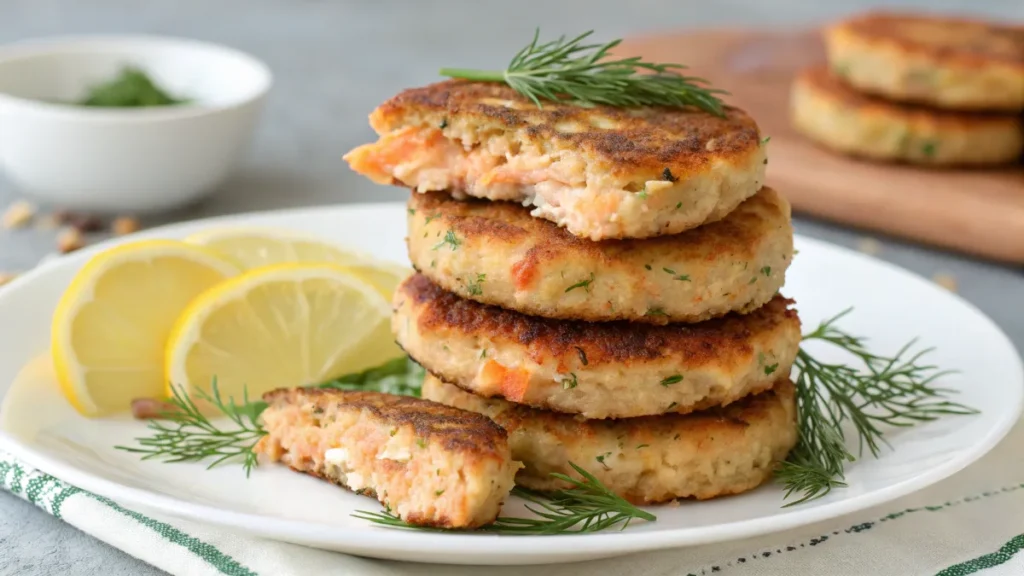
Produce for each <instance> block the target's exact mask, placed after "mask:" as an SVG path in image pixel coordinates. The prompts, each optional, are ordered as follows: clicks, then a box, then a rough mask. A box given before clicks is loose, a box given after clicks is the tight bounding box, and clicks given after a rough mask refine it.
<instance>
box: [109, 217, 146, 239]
mask: <svg viewBox="0 0 1024 576" xmlns="http://www.w3.org/2000/svg"><path fill="white" fill-rule="evenodd" d="M141 228H142V225H141V224H139V221H138V220H136V219H135V218H132V217H131V216H119V217H117V218H115V219H114V222H113V223H112V224H111V225H110V231H111V232H113V233H114V235H115V236H124V235H125V234H131V233H132V232H138V231H139V230H140V229H141Z"/></svg>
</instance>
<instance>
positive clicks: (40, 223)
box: [35, 212, 60, 230]
mask: <svg viewBox="0 0 1024 576" xmlns="http://www.w3.org/2000/svg"><path fill="white" fill-rule="evenodd" d="M35 224H36V229H38V230H56V229H57V228H60V220H58V219H57V215H56V214H54V213H52V212H47V213H46V214H43V215H41V216H39V217H38V218H36V221H35Z"/></svg>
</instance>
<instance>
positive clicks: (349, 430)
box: [256, 388, 520, 528]
mask: <svg viewBox="0 0 1024 576" xmlns="http://www.w3.org/2000/svg"><path fill="white" fill-rule="evenodd" d="M263 399H264V400H265V401H266V402H267V403H268V404H269V407H268V408H267V409H266V410H265V411H264V412H263V414H262V419H263V425H264V428H265V429H266V430H267V436H264V437H263V438H262V439H261V440H260V442H259V444H258V445H257V447H256V450H257V452H259V453H261V454H263V455H265V456H266V457H268V458H269V459H270V460H271V461H281V462H283V463H285V464H287V465H288V466H290V467H291V468H292V469H294V470H296V471H299V472H305V473H307V474H311V475H313V476H316V477H318V478H322V479H324V480H327V481H330V482H333V483H335V484H339V485H341V486H344V487H346V488H349V489H350V490H354V491H356V492H359V493H362V494H368V495H375V496H376V497H377V499H378V500H380V501H381V503H383V504H385V505H386V506H387V507H388V508H389V509H390V510H391V511H392V513H394V514H396V515H398V517H400V518H401V519H402V520H405V521H406V522H408V523H410V524H417V525H423V526H434V527H438V528H474V527H478V526H483V525H485V524H489V523H490V522H493V521H494V519H495V518H496V517H497V515H498V512H499V510H500V509H501V505H502V502H503V501H504V500H505V499H506V498H507V497H508V495H509V492H510V491H511V490H512V486H513V483H514V477H515V473H516V471H517V470H518V469H519V468H520V463H519V462H516V461H514V460H512V457H511V453H510V451H509V446H508V438H507V436H506V434H505V431H504V430H502V429H501V428H500V427H498V426H497V425H496V424H495V423H494V422H492V421H491V420H489V419H487V418H486V417H484V416H481V415H479V414H476V413H473V412H467V411H464V410H459V409H456V408H450V407H448V406H442V405H441V404H437V403H434V402H429V401H427V400H421V399H419V398H410V397H407V396H394V395H391V394H382V393H380V392H343V391H339V390H324V389H319V388H309V389H306V388H292V389H281V390H275V391H272V392H268V393H267V394H265V395H264V396H263Z"/></svg>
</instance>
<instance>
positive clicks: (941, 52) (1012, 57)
mask: <svg viewBox="0 0 1024 576" xmlns="http://www.w3.org/2000/svg"><path fill="white" fill-rule="evenodd" d="M824 40H825V45H826V49H827V53H828V63H827V64H826V65H822V66H818V67H814V68H811V69H808V70H805V71H803V72H802V73H801V74H800V75H798V77H797V78H796V80H795V82H794V84H793V90H792V99H791V105H792V119H793V122H794V125H795V126H796V128H797V129H798V130H800V131H801V132H802V133H803V134H805V135H806V136H808V137H809V138H811V139H813V140H815V141H817V142H819V143H820V144H822V145H824V146H827V147H829V148H832V149H834V150H837V151H839V152H843V153H846V154H850V155H854V156H860V157H865V158H872V159H875V160H883V161H895V162H906V163H912V164H921V165H931V166H988V165H998V164H1006V163H1012V162H1015V161H1016V160H1018V159H1019V158H1021V154H1022V152H1024V124H1022V122H1021V116H1020V114H1021V112H1024V26H1021V25H1020V24H1016V25H1014V24H1004V23H991V22H984V21H981V20H977V19H968V18H954V17H940V16H934V15H926V14H910V13H894V12H871V13H867V14H862V15H857V16H854V17H851V18H848V19H845V20H842V21H840V22H837V23H835V24H832V25H830V26H828V27H827V28H826V29H825V31H824Z"/></svg>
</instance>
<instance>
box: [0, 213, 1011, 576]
mask: <svg viewBox="0 0 1024 576" xmlns="http://www.w3.org/2000/svg"><path fill="white" fill-rule="evenodd" d="M229 224H253V225H268V226H280V227H289V228H294V229H297V230H305V231H308V232H313V233H317V234H321V235H323V236H326V237H328V238H332V239H334V240H337V241H338V242H341V243H343V244H345V245H348V246H351V247H353V248H358V249H363V250H366V251H369V252H371V253H373V254H376V255H377V256H380V257H382V258H388V259H392V260H394V261H398V262H406V258H405V249H404V243H403V239H404V238H405V208H404V206H403V205H400V204H390V205H371V206H367V205H364V206H357V207H337V208H318V209H312V210H297V211H287V212H276V213H268V214H255V215H246V216H240V217H232V218H222V219H218V220H215V221H206V222H196V223H190V224H185V225H178V226H173V227H168V228H163V229H159V230H154V231H152V232H150V233H148V234H147V235H148V236H163V237H181V236H184V235H186V234H188V233H191V232H194V231H196V230H198V229H200V228H203V227H206V226H211V225H218V226H219V225H229ZM797 247H798V248H799V250H800V253H799V255H798V256H797V257H796V259H795V262H794V263H793V266H792V269H791V271H790V273H789V278H788V282H787V286H786V288H785V289H784V293H785V294H787V295H789V296H791V297H793V298H795V299H796V301H797V307H798V309H799V312H800V316H801V318H802V319H803V322H804V326H805V328H810V327H813V326H814V325H816V324H817V323H818V322H819V321H820V320H822V319H824V318H826V317H829V316H832V315H833V314H835V313H837V312H840V311H841V310H844V309H846V308H847V307H849V306H854V307H855V310H854V312H853V313H852V314H851V315H850V316H848V317H847V318H845V319H844V320H842V324H841V325H842V327H843V328H845V329H847V330H849V331H851V332H853V333H856V334H863V335H866V336H868V337H869V338H870V346H871V348H872V349H874V350H876V351H879V352H887V353H891V352H895V351H896V349H897V348H898V347H899V346H900V345H902V344H903V343H905V342H906V341H908V340H910V339H912V338H914V337H918V336H920V337H922V341H923V343H924V344H927V345H930V346H936V348H937V350H936V352H935V353H933V356H932V357H931V359H932V360H933V361H934V363H936V364H938V365H940V366H942V367H944V368H952V369H958V370H960V371H961V372H960V373H959V374H958V375H955V376H949V377H946V378H944V379H943V381H942V384H943V385H945V386H947V387H950V388H955V389H958V390H960V391H961V394H960V395H959V397H958V399H959V400H961V401H962V402H964V403H966V404H968V405H971V406H973V407H975V408H978V409H980V410H981V411H982V414H981V415H979V416H966V417H965V416H960V417H948V418H945V419H942V420H939V421H936V422H932V423H928V424H924V425H921V426H919V427H916V428H913V429H909V430H897V431H893V432H892V433H890V434H889V435H888V438H889V440H890V442H891V444H892V450H886V451H885V452H884V453H883V454H882V456H881V458H879V459H877V460H876V459H872V458H870V457H868V458H866V459H864V460H861V461H858V462H856V463H854V464H851V465H850V466H849V467H848V476H847V480H848V482H849V487H848V488H845V489H839V490H835V491H834V492H833V493H832V494H831V495H830V496H828V497H827V498H824V499H821V500H818V501H815V502H812V503H808V504H803V505H800V506H795V507H792V508H786V509H783V508H781V505H782V503H783V500H782V491H781V490H780V488H779V487H778V486H777V485H768V486H764V487H762V488H760V489H758V490H755V491H753V492H751V493H748V494H745V495H741V496H736V497H731V498H723V499H719V500H713V501H709V502H699V503H683V504H682V505H681V506H679V507H675V508H673V507H656V508H652V511H654V512H655V513H656V514H657V515H658V521H657V522H654V523H650V524H637V525H634V526H630V528H629V529H628V530H626V531H624V532H617V531H615V532H604V533H598V534H588V535H581V536H558V537H553V536H547V537H543V536H530V537H524V536H519V537H516V536H496V535H484V534H443V533H432V532H409V531H401V530H394V529H387V528H381V527H376V526H373V525H370V524H368V523H367V522H365V521H362V520H357V519H355V518H352V517H351V516H350V513H351V512H352V511H353V510H356V509H364V510H374V511H375V510H379V509H380V507H379V505H378V504H377V503H376V502H375V501H373V500H370V499H368V498H364V497H360V496H356V495H354V494H350V493H348V492H346V491H344V490H340V489H338V488H336V487H333V486H330V485H328V484H325V483H321V482H319V481H317V480H314V479H312V478H308V477H305V476H302V475H299V474H295V473H293V472H290V471H288V470H286V469H284V468H283V467H277V466H266V467H264V468H261V469H259V470H257V471H256V472H255V473H254V474H253V476H252V477H251V478H250V479H248V480H246V478H245V475H244V474H243V473H242V471H241V469H240V468H238V467H229V468H221V469H215V470H212V471H205V470H204V466H203V465H201V464H174V465H171V464H163V463H158V462H152V461H150V462H141V461H139V460H138V459H137V458H136V457H135V456H133V455H131V454H128V453H125V452H121V451H117V450H114V449H113V446H114V445H116V444H128V443H130V442H131V439H132V438H133V437H134V436H136V435H140V434H142V433H143V425H142V424H140V423H138V422H133V421H131V420H129V419H127V418H125V419H120V420H97V421H91V420H87V419H85V418H82V417H80V416H79V415H78V414H77V413H75V412H74V411H73V410H72V409H71V408H70V407H69V406H68V405H67V403H66V402H65V401H64V400H63V399H62V398H61V396H60V395H59V393H58V392H57V390H56V385H55V383H54V382H53V377H52V375H51V373H50V366H49V360H48V358H47V357H46V352H47V341H48V336H49V322H50V315H51V313H52V310H53V308H54V305H55V303H56V302H57V299H58V297H59V295H60V293H61V291H62V290H63V289H64V287H65V286H66V285H67V284H68V282H69V280H70V279H71V277H72V275H73V274H74V272H75V270H77V269H78V268H79V266H81V264H82V263H83V262H84V261H85V260H86V258H87V257H88V256H89V251H86V252H83V253H79V254H74V255H72V256H69V257H64V258H59V259H56V260H54V261H52V262H48V263H47V264H45V265H43V266H41V267H40V268H38V269H36V270H34V271H32V272H30V273H28V274H26V275H25V276H24V277H22V278H20V279H18V280H16V281H15V282H14V283H12V284H11V285H9V286H8V287H7V288H6V289H4V290H2V291H0V318H2V319H3V321H2V322H0V392H4V391H7V389H8V388H10V390H9V391H7V394H6V398H5V400H4V405H3V411H2V413H0V430H2V432H0V442H2V444H3V447H4V448H5V449H8V450H10V451H12V452H14V453H15V454H16V455H18V456H20V457H22V458H24V459H25V460H27V461H28V462H29V463H31V464H32V465H34V466H36V467H38V468H40V469H42V470H45V471H47V472H49V473H51V474H54V475H56V476H59V477H61V478H63V479H64V480H66V481H68V482H71V483H73V484H76V485H78V486H80V487H82V488H85V489H87V490H91V491H94V492H97V493H99V494H102V495H104V496H108V497H110V498H113V499H115V500H118V501H119V502H121V503H122V504H124V505H127V506H139V507H143V508H149V509H151V510H157V511H160V512H164V513H167V514H172V515H176V516H179V517H182V518H189V519H194V520H198V521H202V522H207V523H210V524H216V525H221V526H225V527H230V528H234V529H238V530H241V531H245V532H249V533H252V534H255V535H258V536H263V537H267V538H273V539H278V540H285V541H289V542H295V543H299V544H305V545H308V546H314V547H318V548H326V549H331V550H338V551H342V552H348V553H353V554H359V555H366V556H374V557H380V558H393V559H401V560H411V561H420V562H444V563H465V564H468V563H473V564H534V563H548V562H563V561H571V560H583V559H595V558H602V557H609V556H614V555H620V554H627V553H632V552H639V551H644V550H653V549H658V548H671V547H679V546H692V545H696V544H705V543H710V542H717V541H722V540H728V539H735V538H743V537H748V536H753V535H757V534H764V533H767V532H774V531H779V530H785V529H788V528H793V527H796V526H800V525H803V524H808V523H811V522H816V521H820V520H824V519H827V518H832V517H835V516H838V515H841V514H845V513H849V512H853V511H855V510H859V509H862V508H866V507H868V506H872V505H875V504H879V503H881V502H884V501H887V500H891V499H893V498H897V497H899V496H902V495H904V494H907V493H909V492H912V491H914V490H918V489H920V488H923V487H925V486H927V485H929V484H932V483H934V482H936V481H938V480H941V479H943V478H945V477H947V476H949V475H951V474H953V473H954V472H956V471H958V470H960V469H962V468H964V467H965V466H967V465H968V464H970V463H971V462H973V461H975V460H976V459H978V458H979V457H980V456H981V455H982V454H984V453H985V452H987V451H988V450H990V449H991V448H992V447H993V446H994V445H995V444H996V443H997V442H998V441H999V440H1000V439H1001V438H1002V437H1003V436H1004V435H1005V434H1006V432H1007V431H1008V430H1009V429H1010V427H1011V425H1012V424H1013V423H1014V422H1015V421H1016V419H1017V417H1018V414H1019V412H1020V409H1021V402H1022V393H1024V385H1022V383H1024V374H1022V368H1021V363H1020V359H1019V358H1018V356H1017V353H1016V352H1015V350H1014V348H1013V346H1012V345H1011V344H1010V342H1009V340H1008V339H1007V338H1006V336H1005V335H1004V334H1002V333H1001V332H1000V331H999V329H998V328H996V326H995V325H994V324H993V323H992V322H991V321H989V320H988V319H987V318H986V317H985V316H983V315H982V314H981V313H980V312H979V311H978V310H977V309H975V308H974V307H972V306H971V305H969V304H967V303H965V302H964V301H963V300H961V299H960V298H958V297H957V296H955V295H952V294H950V293H948V292H946V291H945V290H943V289H941V288H938V287H936V286H935V285H933V284H932V283H930V282H928V281H926V280H923V279H921V278H919V277H917V276H914V275H912V274H910V273H908V272H906V271H903V270H901V269H899V268H896V267H894V266H891V265H888V264H885V263H882V262H879V261H877V260H874V259H872V258H869V257H867V256H864V255H861V254H858V253H855V252H851V251H848V250H845V249H841V248H837V247H835V246H831V245H828V244H825V243H822V242H818V241H814V240H810V239H806V238H797ZM821 353H822V354H823V355H824V354H828V353H829V350H827V349H822V351H821ZM840 358H841V357H835V359H840ZM19 373H20V377H19V376H18V375H19ZM16 380H17V381H16ZM12 382H13V383H14V385H13V386H11V384H12ZM519 506H520V505H519V504H518V503H515V502H513V503H511V504H510V505H508V506H506V510H505V514H506V515H509V514H513V513H516V512H517V511H521V509H520V508H519Z"/></svg>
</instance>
